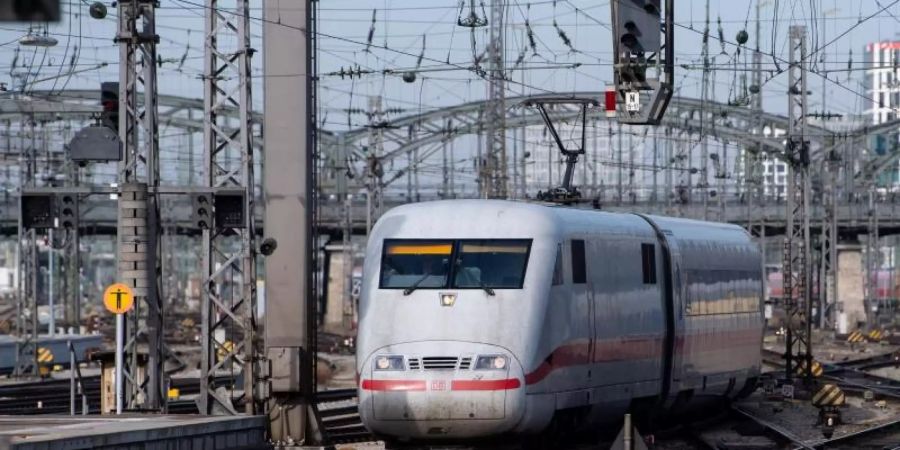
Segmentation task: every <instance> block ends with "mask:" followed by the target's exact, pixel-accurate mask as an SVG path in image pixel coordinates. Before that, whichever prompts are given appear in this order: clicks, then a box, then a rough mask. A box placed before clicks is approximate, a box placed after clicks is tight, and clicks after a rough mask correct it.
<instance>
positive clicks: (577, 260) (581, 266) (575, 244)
mask: <svg viewBox="0 0 900 450" xmlns="http://www.w3.org/2000/svg"><path fill="white" fill-rule="evenodd" d="M584 283H587V267H585V261H584V241H583V240H581V239H572V284H584Z"/></svg>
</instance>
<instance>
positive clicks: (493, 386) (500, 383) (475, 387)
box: [450, 378, 522, 391]
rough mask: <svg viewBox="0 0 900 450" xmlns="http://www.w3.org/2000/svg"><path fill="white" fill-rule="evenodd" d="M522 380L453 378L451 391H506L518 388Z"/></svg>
mask: <svg viewBox="0 0 900 450" xmlns="http://www.w3.org/2000/svg"><path fill="white" fill-rule="evenodd" d="M521 386H522V382H520V381H519V379H518V378H509V379H506V380H453V381H451V382H450V390H451V391H505V390H509V389H518V388H519V387H521Z"/></svg>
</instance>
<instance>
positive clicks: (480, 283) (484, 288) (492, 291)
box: [478, 280, 494, 297]
mask: <svg viewBox="0 0 900 450" xmlns="http://www.w3.org/2000/svg"><path fill="white" fill-rule="evenodd" d="M478 287H480V288H481V289H483V290H484V292H487V295H490V296H492V297H493V296H494V290H493V289H491V288H489V287H487V286H485V284H484V280H478Z"/></svg>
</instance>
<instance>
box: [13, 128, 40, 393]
mask: <svg viewBox="0 0 900 450" xmlns="http://www.w3.org/2000/svg"><path fill="white" fill-rule="evenodd" d="M27 127H28V128H27V130H28V134H29V140H28V143H27V144H26V139H25V134H26V123H23V124H22V126H21V127H20V129H19V134H20V138H21V141H20V147H19V183H20V187H21V188H22V189H21V190H24V188H29V187H36V186H37V184H36V182H37V180H36V172H37V170H36V167H35V166H36V159H37V158H36V156H37V155H36V154H35V153H36V152H37V147H36V146H35V135H34V119H27ZM8 133H9V127H7V134H8ZM20 198H21V197H20ZM20 206H21V203H20ZM20 211H21V207H20ZM22 216H23V214H21V213H19V222H18V235H17V236H18V239H17V244H18V249H17V254H18V270H19V274H18V277H17V279H18V281H17V282H18V289H17V295H16V334H17V336H18V338H19V342H18V344H17V345H16V367H15V375H16V376H26V375H36V374H37V370H38V365H37V338H38V321H37V316H38V315H37V273H38V251H37V230H35V229H34V228H26V227H25V223H24V221H23V217H22Z"/></svg>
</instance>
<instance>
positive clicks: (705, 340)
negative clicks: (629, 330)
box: [525, 329, 761, 385]
mask: <svg viewBox="0 0 900 450" xmlns="http://www.w3.org/2000/svg"><path fill="white" fill-rule="evenodd" d="M760 337H761V334H760V330H757V329H748V330H738V331H732V332H727V333H721V332H714V333H710V334H700V333H698V334H694V335H689V336H678V338H677V339H676V342H675V347H676V349H677V351H678V352H685V351H690V352H694V351H699V352H707V351H717V350H723V349H722V347H721V344H722V339H723V338H726V341H731V342H732V343H736V344H738V345H752V344H755V343H761V341H760ZM662 340H663V338H662V336H648V337H644V338H632V339H629V340H620V339H608V340H598V341H594V343H593V348H591V347H592V344H591V342H590V341H589V340H586V339H582V340H577V341H572V342H568V343H565V344H562V345H560V346H559V347H557V348H556V349H555V350H553V351H552V352H551V353H550V355H549V356H547V358H545V359H544V360H543V361H541V364H539V365H538V367H537V368H535V369H534V370H533V371H531V372H530V373H528V374H526V375H525V384H526V385H531V384H535V383H538V382H540V381H541V380H543V379H544V378H546V377H547V376H548V375H550V373H551V372H553V371H554V370H557V369H562V368H565V367H572V366H578V365H584V364H592V363H607V362H616V361H630V360H636V359H653V358H660V357H661V356H662ZM591 355H593V358H591Z"/></svg>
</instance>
